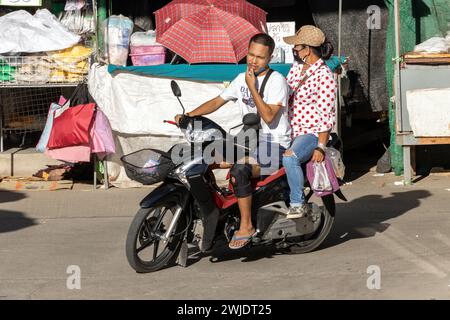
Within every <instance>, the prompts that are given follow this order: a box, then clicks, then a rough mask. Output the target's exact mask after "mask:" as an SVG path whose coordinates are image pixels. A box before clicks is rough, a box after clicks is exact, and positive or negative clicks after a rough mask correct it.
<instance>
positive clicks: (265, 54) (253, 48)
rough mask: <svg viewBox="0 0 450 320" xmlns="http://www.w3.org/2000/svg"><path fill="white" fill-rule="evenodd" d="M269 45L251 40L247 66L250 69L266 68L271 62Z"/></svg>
mask: <svg viewBox="0 0 450 320" xmlns="http://www.w3.org/2000/svg"><path fill="white" fill-rule="evenodd" d="M270 58H271V56H270V54H269V47H268V46H265V45H263V44H259V43H255V42H251V43H250V46H249V48H248V53H247V66H248V67H249V68H250V70H253V71H254V72H257V71H258V70H259V69H261V68H266V67H267V65H268V64H269V62H270Z"/></svg>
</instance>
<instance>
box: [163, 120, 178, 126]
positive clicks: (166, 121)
mask: <svg viewBox="0 0 450 320" xmlns="http://www.w3.org/2000/svg"><path fill="white" fill-rule="evenodd" d="M163 122H164V123H168V124H172V125H174V126H177V127H178V124H177V123H176V122H175V121H170V120H164V121H163Z"/></svg>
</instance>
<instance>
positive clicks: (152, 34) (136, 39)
mask: <svg viewBox="0 0 450 320" xmlns="http://www.w3.org/2000/svg"><path fill="white" fill-rule="evenodd" d="M155 44H156V31H153V30H150V31H147V32H135V33H133V35H132V36H131V46H132V47H138V46H153V45H155Z"/></svg>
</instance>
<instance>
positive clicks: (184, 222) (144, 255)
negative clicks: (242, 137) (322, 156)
mask: <svg viewBox="0 0 450 320" xmlns="http://www.w3.org/2000/svg"><path fill="white" fill-rule="evenodd" d="M171 87H172V92H173V94H174V96H175V97H176V98H177V99H178V101H179V103H180V104H181V107H182V109H183V115H184V113H185V110H184V106H183V104H182V103H181V100H180V97H181V90H180V88H179V86H178V85H177V83H176V82H175V81H172V82H171ZM164 122H166V123H169V124H172V125H178V124H176V123H175V122H173V121H164ZM241 126H243V129H242V132H245V131H246V130H249V129H256V130H258V129H259V126H260V118H259V116H258V115H257V114H247V115H246V116H245V117H244V119H243V123H242V124H241ZM179 127H180V129H181V130H182V131H183V133H184V135H185V136H186V138H187V141H188V142H189V144H187V145H186V144H177V145H175V146H173V147H172V148H171V149H170V150H169V151H168V152H163V151H161V150H156V149H144V150H140V151H138V152H135V153H132V154H129V155H125V156H123V157H122V162H123V163H124V167H125V170H126V172H127V175H128V176H129V177H130V178H131V179H135V180H137V181H140V182H142V183H144V184H153V183H157V182H162V183H161V184H160V185H159V186H158V187H157V188H156V189H154V190H153V191H152V192H151V193H150V194H149V195H147V196H146V197H145V198H144V199H143V200H142V201H141V203H140V207H141V208H140V209H139V211H138V212H137V214H136V216H135V217H134V219H133V221H132V223H131V225H130V227H129V230H128V235H127V240H126V256H127V260H128V263H129V264H130V266H131V267H132V268H133V269H134V270H135V271H136V272H138V273H146V272H154V271H157V270H160V269H162V268H165V267H167V266H169V265H171V264H173V263H174V262H175V261H176V262H177V263H178V264H180V265H182V266H186V265H187V259H188V245H189V244H190V245H195V246H197V247H199V249H200V252H202V253H204V254H208V253H210V252H212V251H213V250H214V248H215V246H216V245H217V244H219V243H220V242H221V241H225V242H227V243H228V242H229V241H230V240H231V238H232V236H233V234H234V232H235V231H236V230H238V229H239V221H240V213H239V207H238V203H237V198H236V197H235V195H234V194H233V191H232V185H231V184H229V185H228V187H219V186H218V185H217V183H216V179H215V175H214V172H213V170H212V169H211V166H210V165H209V164H208V163H207V162H206V161H205V156H204V153H203V152H204V151H205V149H206V148H208V146H210V145H211V144H212V143H216V144H217V143H218V142H223V143H224V145H225V142H226V143H231V144H232V145H233V148H234V149H233V150H234V151H235V150H236V149H239V150H245V152H247V153H246V154H248V152H249V150H250V149H251V146H250V144H251V143H247V144H242V143H240V142H239V141H238V139H237V138H236V136H233V135H231V134H230V133H227V132H225V130H224V129H223V128H221V127H220V126H219V125H218V124H217V123H215V122H213V121H212V120H210V119H208V118H206V117H194V118H192V117H187V116H184V117H183V118H182V121H180V123H179ZM232 129H236V127H234V128H232ZM230 131H231V130H230ZM333 140H334V141H335V143H336V140H337V139H333ZM247 142H248V141H247ZM253 143H254V142H253ZM174 150H177V152H175V154H177V156H178V158H177V160H176V161H174V157H173V154H174ZM221 153H222V154H221V156H224V157H225V153H226V150H225V148H223V149H221ZM304 172H306V171H304ZM305 181H307V180H306V179H305ZM253 185H254V193H253V201H252V221H253V223H254V225H255V226H256V232H257V233H256V235H255V236H254V237H253V238H252V241H251V243H250V246H252V247H254V246H275V248H276V249H277V250H280V251H282V252H284V253H307V252H311V251H313V250H315V249H316V248H317V247H318V246H319V245H320V244H321V243H322V242H323V241H324V240H325V238H326V237H327V236H328V234H329V233H330V230H331V228H332V226H333V222H334V218H335V211H336V205H335V199H334V196H333V194H331V195H328V196H325V197H322V202H323V205H322V206H319V205H318V204H316V203H309V200H310V198H311V196H312V194H313V192H312V191H311V190H310V191H309V193H308V194H307V195H306V198H305V199H306V202H307V203H308V204H309V205H310V206H311V213H310V214H309V215H308V216H306V217H303V218H299V219H286V215H287V211H288V208H289V206H288V204H289V185H288V183H287V179H286V173H285V170H284V168H281V169H279V170H278V171H276V172H275V173H273V174H271V175H270V176H268V177H265V178H264V179H263V180H261V179H255V180H254V182H253ZM338 196H339V197H340V198H342V199H343V200H345V201H346V199H345V197H344V196H343V195H342V193H340V194H339V195H338Z"/></svg>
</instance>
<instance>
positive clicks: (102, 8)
mask: <svg viewBox="0 0 450 320" xmlns="http://www.w3.org/2000/svg"><path fill="white" fill-rule="evenodd" d="M106 18H107V7H106V0H99V2H98V10H97V39H98V48H99V50H100V52H103V33H102V24H103V21H105V19H106Z"/></svg>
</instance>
